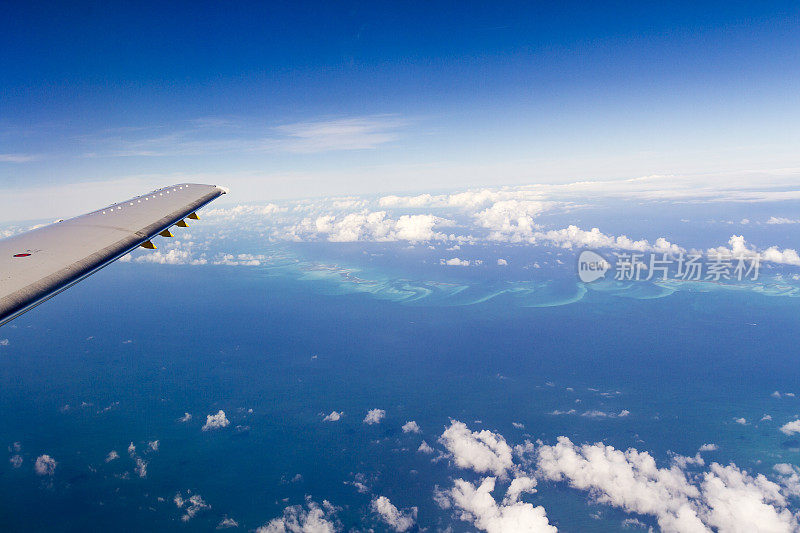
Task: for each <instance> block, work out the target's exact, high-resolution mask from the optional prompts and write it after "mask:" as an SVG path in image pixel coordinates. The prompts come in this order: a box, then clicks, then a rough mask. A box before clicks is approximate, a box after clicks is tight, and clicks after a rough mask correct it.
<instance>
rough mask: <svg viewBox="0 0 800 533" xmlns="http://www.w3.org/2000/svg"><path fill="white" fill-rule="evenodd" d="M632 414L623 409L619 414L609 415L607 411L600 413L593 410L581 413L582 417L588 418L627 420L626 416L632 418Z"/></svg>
mask: <svg viewBox="0 0 800 533" xmlns="http://www.w3.org/2000/svg"><path fill="white" fill-rule="evenodd" d="M630 414H631V412H630V411H628V410H627V409H623V410H622V411H620V412H619V413H609V412H606V411H599V410H592V411H586V412H584V413H581V416H585V417H586V418H625V417H626V416H630Z"/></svg>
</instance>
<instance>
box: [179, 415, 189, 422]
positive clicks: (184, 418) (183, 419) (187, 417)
mask: <svg viewBox="0 0 800 533" xmlns="http://www.w3.org/2000/svg"><path fill="white" fill-rule="evenodd" d="M191 419H192V414H191V413H183V416H182V417H180V418H179V419H178V422H188V421H189V420H191Z"/></svg>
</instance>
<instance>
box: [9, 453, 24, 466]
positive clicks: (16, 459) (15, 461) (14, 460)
mask: <svg viewBox="0 0 800 533" xmlns="http://www.w3.org/2000/svg"><path fill="white" fill-rule="evenodd" d="M8 462H9V463H11V466H12V467H14V468H19V467H20V466H22V456H21V455H19V454H15V455H12V456H11V458H10V459H9V460H8Z"/></svg>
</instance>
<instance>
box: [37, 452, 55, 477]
mask: <svg viewBox="0 0 800 533" xmlns="http://www.w3.org/2000/svg"><path fill="white" fill-rule="evenodd" d="M57 464H58V463H56V460H55V459H53V458H52V457H50V456H49V455H47V454H42V455H40V456H39V457H37V458H36V463H35V464H34V465H33V469H34V470H35V471H36V473H37V474H38V475H40V476H52V475H53V474H55V471H56V465H57Z"/></svg>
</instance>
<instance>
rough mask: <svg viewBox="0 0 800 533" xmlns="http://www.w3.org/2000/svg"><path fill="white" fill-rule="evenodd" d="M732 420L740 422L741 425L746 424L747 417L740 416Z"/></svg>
mask: <svg viewBox="0 0 800 533" xmlns="http://www.w3.org/2000/svg"><path fill="white" fill-rule="evenodd" d="M733 421H734V422H736V423H737V424H741V425H743V426H746V425H747V419H746V418H742V417H739V418H734V419H733Z"/></svg>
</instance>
